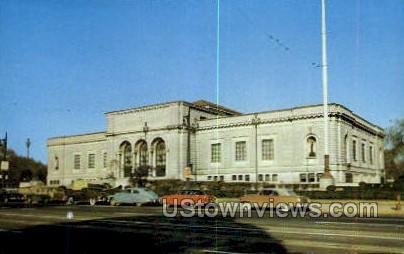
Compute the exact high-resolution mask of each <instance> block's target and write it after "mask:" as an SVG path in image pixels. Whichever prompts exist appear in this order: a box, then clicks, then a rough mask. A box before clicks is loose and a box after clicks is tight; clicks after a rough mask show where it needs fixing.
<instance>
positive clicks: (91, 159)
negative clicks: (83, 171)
mask: <svg viewBox="0 0 404 254" xmlns="http://www.w3.org/2000/svg"><path fill="white" fill-rule="evenodd" d="M88 168H95V154H93V153H90V154H89V155H88Z"/></svg>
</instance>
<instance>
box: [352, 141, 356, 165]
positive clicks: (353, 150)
mask: <svg viewBox="0 0 404 254" xmlns="http://www.w3.org/2000/svg"><path fill="white" fill-rule="evenodd" d="M352 159H353V160H354V161H356V140H352Z"/></svg>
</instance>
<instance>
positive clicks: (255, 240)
mask: <svg viewBox="0 0 404 254" xmlns="http://www.w3.org/2000/svg"><path fill="white" fill-rule="evenodd" d="M27 252H29V253H75V254H76V253H107V252H108V253H127V252H139V253H404V218H394V217H386V218H372V219H368V218H346V217H341V218H321V219H320V218H319V219H314V218H308V217H306V218H289V217H288V218H269V217H264V218H258V217H257V216H256V214H255V213H253V216H252V217H251V218H246V217H243V218H240V217H239V216H235V218H230V217H223V216H220V215H219V216H216V217H214V218H208V217H204V218H199V217H192V218H184V217H181V216H176V217H174V218H167V217H164V216H163V213H162V208H161V207H128V206H124V207H109V206H95V207H91V206H49V207H38V208H0V253H1V254H2V253H27Z"/></svg>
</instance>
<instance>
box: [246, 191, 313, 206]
mask: <svg viewBox="0 0 404 254" xmlns="http://www.w3.org/2000/svg"><path fill="white" fill-rule="evenodd" d="M240 202H241V203H249V204H251V205H253V206H258V207H263V206H264V204H265V203H266V204H267V205H268V206H267V208H270V206H269V205H270V203H272V204H273V208H276V207H277V206H278V204H281V205H279V206H278V207H279V209H281V210H286V211H288V210H289V209H290V208H291V206H295V207H297V206H308V203H309V202H310V200H309V199H308V198H307V197H304V196H298V195H297V194H296V193H295V192H294V191H293V190H291V189H282V188H270V189H262V190H259V191H257V192H253V193H249V194H246V195H244V196H242V197H240ZM283 204H287V205H283Z"/></svg>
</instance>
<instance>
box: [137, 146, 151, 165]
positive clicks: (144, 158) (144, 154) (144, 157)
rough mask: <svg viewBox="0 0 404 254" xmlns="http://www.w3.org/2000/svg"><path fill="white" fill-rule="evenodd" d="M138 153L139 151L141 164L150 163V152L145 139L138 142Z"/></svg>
mask: <svg viewBox="0 0 404 254" xmlns="http://www.w3.org/2000/svg"><path fill="white" fill-rule="evenodd" d="M138 153H139V166H145V165H148V164H149V163H148V160H149V154H148V150H147V143H146V141H144V140H143V141H141V142H140V143H139V144H138Z"/></svg>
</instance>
